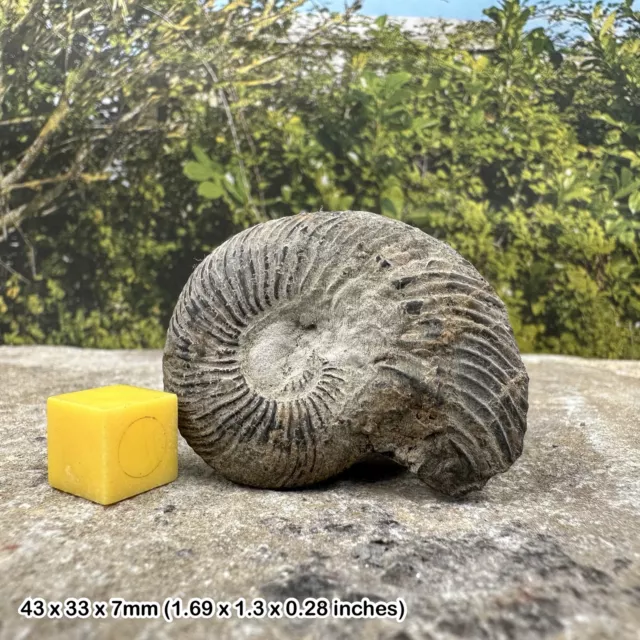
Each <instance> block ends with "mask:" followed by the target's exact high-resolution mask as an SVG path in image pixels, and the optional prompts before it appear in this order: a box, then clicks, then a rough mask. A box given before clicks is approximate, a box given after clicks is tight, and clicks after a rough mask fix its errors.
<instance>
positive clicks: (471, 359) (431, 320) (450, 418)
mask: <svg viewBox="0 0 640 640" xmlns="http://www.w3.org/2000/svg"><path fill="white" fill-rule="evenodd" d="M163 369H164V384H165V389H166V390H167V391H170V392H173V393H176V394H177V395H178V399H179V418H178V419H179V427H180V431H181V433H182V435H183V436H184V437H185V439H186V440H187V442H188V443H189V444H190V445H191V446H192V447H193V449H194V450H195V451H196V452H197V453H198V454H199V455H200V456H201V457H202V458H203V459H204V460H205V461H206V462H207V463H209V464H210V465H211V466H212V467H213V468H214V469H216V470H217V471H219V472H220V473H221V474H222V475H224V476H226V477H227V478H229V479H231V480H233V481H236V482H239V483H243V484H248V485H253V486H258V487H271V488H278V487H293V486H300V485H305V484H311V483H313V482H317V481H320V480H323V479H325V478H328V477H330V476H332V475H334V474H336V473H339V472H340V471H342V470H344V469H346V468H347V467H349V466H350V465H352V464H353V463H354V462H356V461H357V460H359V459H361V458H363V457H364V456H366V455H367V454H369V453H372V452H377V453H382V454H385V455H388V456H390V457H392V458H393V459H394V460H396V461H398V462H400V463H401V464H403V465H405V466H407V467H408V468H409V469H411V470H412V471H413V472H414V473H417V474H418V476H419V477H420V478H421V479H422V480H423V481H424V482H426V483H427V484H428V485H429V486H431V487H433V488H434V489H437V490H439V491H441V492H443V493H446V494H449V495H461V494H463V493H466V492H467V491H470V490H472V489H476V488H480V487H482V486H483V485H484V484H485V483H486V481H487V480H488V479H489V478H490V477H491V476H493V475H495V474H496V473H500V472H503V471H506V469H508V468H509V467H510V466H511V464H512V463H513V462H514V461H515V460H516V458H518V456H519V455H520V453H521V452H522V443H523V438H524V432H525V429H526V414H527V406H528V403H527V386H528V377H527V373H526V370H525V368H524V365H523V363H522V360H521V358H520V354H519V352H518V348H517V346H516V343H515V340H514V337H513V332H512V330H511V327H510V325H509V321H508V317H507V314H506V311H505V308H504V305H503V304H502V302H501V301H500V299H499V298H498V297H497V296H496V294H495V293H494V292H493V290H492V289H491V287H490V285H489V284H488V283H487V282H486V281H485V280H484V279H483V278H482V277H481V276H480V274H479V273H478V272H477V271H476V270H475V269H474V267H473V266H472V265H471V264H470V263H469V262H467V261H466V260H464V259H463V258H462V257H461V256H460V255H459V254H458V253H456V252H455V251H454V250H453V249H451V248H450V247H448V246H447V245H446V244H444V243H442V242H440V241H438V240H435V239H434V238H432V237H430V236H428V235H426V234H425V233H423V232H421V231H420V230H418V229H415V228H413V227H410V226H409V225H406V224H404V223H402V222H398V221H396V220H391V219H388V218H385V217H382V216H379V215H376V214H372V213H366V212H352V211H348V212H320V213H310V214H306V213H305V214H299V215H297V216H293V217H288V218H281V219H278V220H273V221H270V222H267V223H264V224H260V225H257V226H255V227H252V228H250V229H248V230H246V231H244V232H242V233H240V234H238V235H236V236H234V237H233V238H231V239H230V240H228V241H227V242H225V243H224V244H222V245H221V246H220V247H218V248H217V249H216V250H215V251H213V253H211V254H210V255H209V256H208V257H207V258H206V259H205V260H204V261H203V262H201V263H200V264H199V265H198V267H197V268H196V269H195V270H194V272H193V274H192V275H191V277H190V279H189V281H188V282H187V284H186V286H185V288H184V290H183V291H182V294H181V295H180V298H179V300H178V303H177V305H176V308H175V311H174V314H173V317H172V319H171V323H170V326H169V330H168V333H167V343H166V346H165V352H164V359H163Z"/></svg>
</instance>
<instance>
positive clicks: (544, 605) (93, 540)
mask: <svg viewBox="0 0 640 640" xmlns="http://www.w3.org/2000/svg"><path fill="white" fill-rule="evenodd" d="M161 357H162V355H161V352H159V351H137V352H136V351H98V350H82V349H74V348H66V347H64V348H63V347H58V348H56V347H0V438H1V440H0V442H2V445H1V449H0V452H1V453H0V522H1V523H2V526H1V527H0V575H2V576H3V580H2V581H0V638H2V639H4V638H7V639H15V638H61V639H62V638H65V639H67V638H116V637H117V638H140V639H143V638H182V637H185V638H187V637H188V638H201V637H202V638H204V637H216V638H223V639H226V638H229V639H230V640H235V639H244V638H259V639H261V640H262V639H264V640H276V639H285V638H286V639H288V638H291V639H296V640H297V639H299V638H306V639H310V640H311V639H313V640H315V639H316V638H317V639H318V640H319V639H325V638H330V639H336V640H340V639H342V638H345V639H346V638H356V639H358V638H362V639H363V640H364V639H367V640H368V639H379V640H418V639H429V640H431V639H441V638H442V639H447V640H448V639H457V638H487V639H493V638H497V639H503V638H504V639H511V638H514V639H520V638H522V639H527V640H528V639H534V638H536V639H537V638H580V639H581V640H590V639H592V640H595V639H596V638H597V639H601V638H605V639H607V638H611V639H612V640H613V639H616V640H619V639H622V640H624V639H636V638H640V428H639V426H638V417H639V415H640V363H638V362H621V361H595V360H582V359H578V358H568V357H559V356H525V358H524V361H525V365H526V367H527V370H528V373H529V376H530V379H531V382H530V410H529V427H528V431H527V435H526V438H525V445H524V453H523V455H522V457H521V458H520V459H519V460H518V461H517V462H516V464H515V465H514V466H513V467H512V469H511V470H510V471H509V472H508V473H507V474H504V475H501V476H497V477H495V478H493V479H492V480H490V481H489V483H488V484H487V485H486V487H485V488H484V489H483V490H482V491H480V492H476V493H472V494H470V495H469V496H467V497H466V498H464V499H461V500H448V499H444V498H442V497H441V496H439V495H437V494H435V493H432V492H431V491H430V490H429V489H428V488H427V487H425V485H424V484H422V483H421V482H420V481H419V480H418V479H417V478H416V477H415V476H412V475H411V474H410V473H407V472H405V471H403V470H402V469H400V468H397V467H395V466H390V465H389V464H382V463H369V464H362V465H358V466H356V467H353V468H352V469H351V470H349V471H347V472H345V473H344V474H342V475H341V476H339V477H338V478H336V479H335V480H332V481H329V482H326V483H323V484H321V485H318V486H314V487H312V488H308V489H304V490H295V491H271V490H258V489H250V488H245V487H241V486H238V485H234V484H232V483H231V482H229V481H227V480H224V479H223V478H221V477H219V476H216V475H215V474H214V473H213V471H212V470H211V469H210V468H209V467H208V466H207V465H206V464H205V463H204V462H203V461H202V460H201V459H200V458H199V457H198V456H197V455H196V454H195V453H194V452H193V451H192V450H191V449H190V448H189V447H188V446H187V445H186V443H185V442H184V441H181V443H180V451H179V468H180V475H179V478H178V480H177V481H176V482H174V483H173V484H170V485H167V486H165V487H160V488H158V489H155V490H153V491H150V492H148V493H145V494H142V495H139V496H136V497H134V498H132V499H129V500H126V501H124V502H121V503H118V504H116V505H113V506H111V507H102V506H100V505H97V504H93V503H91V502H88V501H85V500H82V499H80V498H76V497H74V496H70V495H66V494H63V493H61V492H58V491H56V490H54V489H52V488H51V487H50V486H49V485H48V483H47V468H46V413H45V402H46V398H47V397H48V396H51V395H54V394H59V393H65V392H69V391H73V390H77V389H83V388H88V387H94V386H102V385H107V384H115V383H124V384H133V385H138V386H145V387H150V388H156V389H161V388H162V368H161ZM27 596H32V597H36V596H37V597H42V598H45V599H47V600H64V599H65V598H69V597H86V598H90V599H91V600H93V601H105V600H109V599H110V598H115V597H120V598H124V599H127V600H133V601H163V600H164V599H165V598H167V597H172V596H175V597H181V598H183V599H184V600H185V601H186V600H188V599H189V598H196V597H197V598H213V599H215V600H225V601H235V600H236V599H237V598H240V597H244V598H246V599H247V600H251V599H253V598H260V597H261V598H265V599H266V600H272V601H273V600H285V599H287V598H289V597H292V598H297V599H300V600H302V599H304V598H306V597H326V598H328V599H330V600H331V599H332V598H340V599H342V600H352V601H353V600H359V599H361V598H363V597H368V598H370V599H371V600H373V601H376V600H385V601H390V600H395V599H397V598H403V599H404V600H405V602H406V605H407V611H408V612H407V616H406V619H405V620H404V621H403V622H394V621H390V620H373V619H367V620H359V619H351V620H336V619H332V618H327V619H324V620H304V619H298V620H287V619H281V620H269V619H256V620H250V619H240V618H238V617H235V616H234V617H232V618H231V619H230V620H217V619H215V618H214V619H210V620H202V619H187V620H180V621H174V622H173V623H170V624H169V623H166V622H165V621H164V620H162V619H147V620H124V619H117V620H116V619H107V620H92V619H87V620H83V619H61V620H46V619H45V620H27V619H25V618H22V617H21V616H20V615H19V614H18V607H19V606H20V604H21V602H22V601H23V600H24V598H26V597H27Z"/></svg>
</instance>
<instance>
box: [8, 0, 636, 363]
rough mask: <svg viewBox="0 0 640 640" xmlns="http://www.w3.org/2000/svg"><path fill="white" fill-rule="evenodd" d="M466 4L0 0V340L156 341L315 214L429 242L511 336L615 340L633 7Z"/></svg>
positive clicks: (630, 344) (620, 336) (625, 306)
mask: <svg viewBox="0 0 640 640" xmlns="http://www.w3.org/2000/svg"><path fill="white" fill-rule="evenodd" d="M491 5H492V3H491V2H462V1H461V0H460V1H458V0H451V1H450V2H448V3H446V2H442V1H440V0H433V1H429V2H427V1H424V0H419V1H418V0H413V2H411V0H404V1H403V0H397V1H394V2H389V1H382V0H364V4H363V5H362V3H351V4H346V5H345V3H344V2H340V3H338V2H333V3H324V5H323V4H315V3H309V2H303V1H302V0H231V1H230V2H229V1H227V2H215V1H212V0H182V1H181V2H179V3H176V2H170V1H168V0H167V1H165V0H158V1H155V0H148V1H147V2H134V1H131V0H91V1H85V2H83V1H80V0H61V1H55V0H0V344H68V345H78V346H85V347H103V348H139V347H156V348H158V347H162V346H163V344H164V337H165V331H166V326H167V324H168V320H169V317H170V315H171V313H172V311H173V306H174V304H175V301H176V299H177V296H178V294H179V292H180V291H181V289H182V287H183V286H184V284H185V283H186V280H187V278H188V276H189V275H190V273H191V271H192V269H193V268H194V266H195V265H196V264H197V263H198V261H199V260H201V259H203V258H204V257H205V256H206V255H207V254H208V253H209V252H210V251H211V250H213V249H214V248H215V247H216V246H218V245H219V244H221V243H222V242H224V241H225V240H226V239H227V238H229V237H230V236H231V235H233V234H234V233H237V232H238V231H240V230H242V229H244V228H246V227H248V226H250V225H253V224H256V223H259V222H263V221H266V220H269V219H272V218H277V217H280V216H287V215H292V214H296V213H298V212H300V211H303V210H304V211H315V210H319V209H320V208H323V209H324V210H346V209H353V210H367V211H373V212H377V213H380V214H382V215H386V216H390V217H393V218H397V219H400V220H403V221H405V222H407V223H408V224H411V225H414V226H417V227H419V228H420V229H422V230H424V231H425V232H427V233H429V234H432V235H433V236H435V237H437V238H439V239H441V240H444V241H446V242H448V243H449V244H450V245H452V246H453V247H454V248H455V249H457V250H458V251H459V252H460V253H462V254H463V255H464V256H465V257H466V258H467V259H468V260H470V261H471V262H472V263H473V264H474V265H475V266H476V268H477V269H478V270H479V271H480V272H481V273H482V274H483V275H484V276H485V277H486V278H487V279H488V280H489V281H490V282H491V283H492V284H493V286H494V287H495V289H496V290H497V292H498V294H499V295H500V296H501V297H502V299H503V300H504V301H505V303H506V304H507V307H508V309H509V313H510V317H511V322H512V325H513V328H514V331H515V334H516V337H517V340H518V343H519V345H520V348H521V349H522V350H523V351H524V352H552V353H564V354H571V355H580V356H590V357H601V358H639V357H640V262H639V258H640V252H639V246H638V237H639V230H640V106H639V105H640V12H639V11H638V9H637V7H636V6H634V4H633V3H632V2H630V1H623V2H613V3H609V4H601V3H599V4H594V3H592V2H587V3H584V2H560V3H555V4H554V3H553V2H546V3H540V4H538V5H537V6H534V5H527V4H524V3H523V2H520V1H519V0H503V1H502V2H499V3H494V5H495V6H491ZM384 14H388V17H387V16H386V15H384ZM395 16H404V17H403V18H401V17H395Z"/></svg>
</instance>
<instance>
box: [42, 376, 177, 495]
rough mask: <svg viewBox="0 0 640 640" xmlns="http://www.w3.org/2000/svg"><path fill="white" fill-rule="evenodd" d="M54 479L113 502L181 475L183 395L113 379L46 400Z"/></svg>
mask: <svg viewBox="0 0 640 640" xmlns="http://www.w3.org/2000/svg"><path fill="white" fill-rule="evenodd" d="M47 448H48V455H49V484H50V485H51V486H52V487H55V488H56V489H60V490H61V491H66V492H67V493H72V494H74V495H77V496H81V497H83V498H87V499H89V500H93V501H94V502H98V503H100V504H104V505H106V504H112V503H114V502H118V501H120V500H124V499H125V498H130V497H131V496H135V495H137V494H138V493H142V492H144V491H148V490H149V489H153V488H154V487H158V486H160V485H163V484H167V483H169V482H172V481H173V480H175V479H176V477H177V476H178V398H177V396H176V395H175V394H173V393H165V392H163V391H154V390H152V389H142V388H139V387H132V386H128V385H113V386H109V387H100V388H97V389H87V390H86V391H76V392H73V393H65V394H62V395H59V396H53V397H51V398H49V399H48V400H47Z"/></svg>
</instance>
